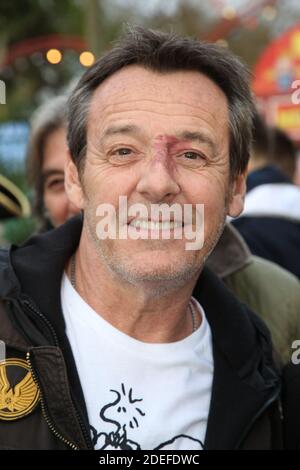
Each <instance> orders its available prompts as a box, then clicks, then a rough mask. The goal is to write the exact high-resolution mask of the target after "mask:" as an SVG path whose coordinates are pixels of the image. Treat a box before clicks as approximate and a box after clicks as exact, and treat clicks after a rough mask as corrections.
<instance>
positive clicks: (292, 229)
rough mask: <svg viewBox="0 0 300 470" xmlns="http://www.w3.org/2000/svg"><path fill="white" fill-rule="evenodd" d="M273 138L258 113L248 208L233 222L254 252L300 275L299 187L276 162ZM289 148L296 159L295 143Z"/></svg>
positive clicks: (249, 182) (249, 177) (251, 163)
mask: <svg viewBox="0 0 300 470" xmlns="http://www.w3.org/2000/svg"><path fill="white" fill-rule="evenodd" d="M274 139H275V137H274V136H273V137H271V138H270V132H269V130H268V128H267V126H266V124H265V123H264V122H263V120H262V119H261V118H260V116H258V115H257V116H256V118H255V120H254V139H253V147H252V151H251V158H250V164H249V170H250V172H249V176H248V179H247V196H246V199H245V208H244V211H243V213H242V216H241V217H239V218H238V219H236V220H234V221H233V224H234V226H235V227H236V228H237V229H238V231H239V232H240V233H241V235H242V236H243V237H244V239H245V240H246V242H247V244H248V246H249V248H250V250H251V252H252V253H253V254H255V255H257V256H261V257H262V258H266V259H268V260H269V261H273V262H274V263H277V264H279V265H280V266H282V267H283V268H285V269H287V270H288V271H290V272H291V273H293V274H294V275H295V276H297V277H298V278H300V262H299V260H300V189H299V188H298V187H297V186H296V185H295V184H293V183H292V182H291V180H290V179H289V176H288V175H287V174H286V173H284V172H283V171H282V170H281V169H279V168H278V167H277V166H276V165H277V163H276V165H274V164H273V161H274V159H276V158H277V159H278V157H276V155H275V152H274V150H272V147H273V146H274V145H276V140H275V141H274ZM277 141H278V137H277ZM281 146H282V147H283V145H282V144H281ZM287 150H288V148H287V146H286V145H285V151H286V152H287ZM290 152H292V155H290V160H291V161H293V159H294V158H295V155H294V148H293V146H290ZM285 160H287V157H286V156H285Z"/></svg>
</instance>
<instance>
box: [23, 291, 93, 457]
mask: <svg viewBox="0 0 300 470" xmlns="http://www.w3.org/2000/svg"><path fill="white" fill-rule="evenodd" d="M23 302H24V304H25V305H27V306H28V307H29V308H30V310H32V312H34V313H35V314H36V315H38V316H39V317H40V318H41V319H42V320H43V321H44V323H45V324H46V325H47V327H48V328H49V330H50V333H51V335H52V338H53V340H54V345H55V346H56V347H58V348H59V341H58V337H57V335H56V332H55V330H54V328H53V326H52V324H51V323H50V321H49V320H48V319H47V318H46V317H45V316H44V315H43V314H42V313H41V312H40V311H39V310H38V309H37V308H36V307H35V306H34V305H33V304H32V303H31V302H30V301H29V300H24V301H23ZM26 359H27V362H28V365H29V367H30V370H31V373H32V376H33V379H34V381H35V382H36V384H37V385H38V386H39V384H38V379H37V377H36V374H35V371H34V369H33V367H32V364H31V361H30V352H28V353H27V356H26ZM39 390H40V387H39ZM40 394H41V390H40ZM41 396H42V394H41ZM72 401H73V400H72ZM41 405H42V412H43V415H44V418H45V420H46V422H47V424H48V426H49V428H50V429H51V431H52V432H53V434H54V435H55V436H56V437H58V438H59V439H61V440H62V441H63V442H65V443H66V444H68V445H70V446H71V447H72V448H73V449H74V450H79V447H77V446H76V445H75V444H73V443H71V442H69V441H67V439H65V438H64V437H63V436H61V435H60V434H59V433H58V431H56V430H55V428H54V425H53V424H52V422H51V420H50V418H49V417H48V415H47V412H46V404H45V401H44V400H43V399H42V398H41ZM73 407H74V410H75V413H76V417H77V420H78V422H79V425H80V427H81V430H82V432H83V435H84V437H85V441H86V444H87V447H88V448H89V449H92V450H93V447H91V445H90V443H89V442H90V438H89V436H88V435H87V431H86V428H85V425H84V423H83V422H82V420H81V417H80V415H79V413H78V411H77V409H76V406H75V404H74V402H73Z"/></svg>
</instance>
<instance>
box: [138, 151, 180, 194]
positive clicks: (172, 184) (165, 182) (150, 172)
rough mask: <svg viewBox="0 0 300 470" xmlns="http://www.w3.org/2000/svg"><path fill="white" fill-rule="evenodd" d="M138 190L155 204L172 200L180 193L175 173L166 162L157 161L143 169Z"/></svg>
mask: <svg viewBox="0 0 300 470" xmlns="http://www.w3.org/2000/svg"><path fill="white" fill-rule="evenodd" d="M136 189H137V191H138V192H139V193H141V194H143V196H144V197H147V199H149V200H150V201H151V202H153V203H157V202H160V201H164V200H169V199H172V197H174V196H176V195H177V194H178V193H179V192H180V186H179V185H178V183H177V181H176V180H175V179H174V175H173V171H172V170H171V169H170V168H169V167H168V166H167V165H166V164H165V163H164V162H162V161H157V160H156V161H152V162H151V163H150V165H148V166H147V167H145V168H144V169H143V173H142V174H141V177H140V179H139V182H138V184H137V186H136Z"/></svg>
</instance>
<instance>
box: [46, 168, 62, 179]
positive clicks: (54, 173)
mask: <svg viewBox="0 0 300 470" xmlns="http://www.w3.org/2000/svg"><path fill="white" fill-rule="evenodd" d="M58 175H59V176H61V175H64V171H62V170H45V171H43V172H42V177H43V179H44V180H46V179H47V178H49V176H58Z"/></svg>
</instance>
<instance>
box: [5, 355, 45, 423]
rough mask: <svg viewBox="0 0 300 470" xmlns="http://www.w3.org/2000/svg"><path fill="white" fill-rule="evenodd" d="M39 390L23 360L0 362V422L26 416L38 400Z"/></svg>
mask: <svg viewBox="0 0 300 470" xmlns="http://www.w3.org/2000/svg"><path fill="white" fill-rule="evenodd" d="M39 395H40V393H39V389H38V387H37V385H36V383H35V382H34V380H33V377H32V374H31V371H30V369H29V366H28V364H27V362H26V361H24V360H23V359H17V358H14V359H6V360H5V361H2V362H0V420H1V419H2V420H7V421H11V420H14V419H19V418H22V417H23V416H26V415H28V414H29V413H31V411H32V410H33V409H34V407H35V406H36V404H37V403H38V400H39Z"/></svg>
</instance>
